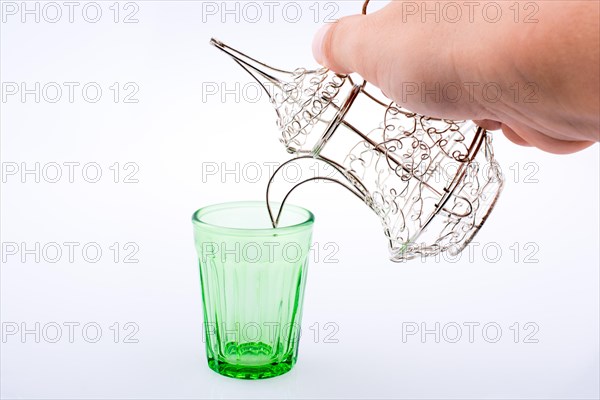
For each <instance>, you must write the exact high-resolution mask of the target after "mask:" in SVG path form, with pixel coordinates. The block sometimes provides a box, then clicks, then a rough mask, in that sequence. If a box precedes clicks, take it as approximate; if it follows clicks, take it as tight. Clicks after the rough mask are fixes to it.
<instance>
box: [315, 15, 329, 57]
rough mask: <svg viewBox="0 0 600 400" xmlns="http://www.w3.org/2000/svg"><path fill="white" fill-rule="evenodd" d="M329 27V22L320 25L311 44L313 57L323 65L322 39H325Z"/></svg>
mask: <svg viewBox="0 0 600 400" xmlns="http://www.w3.org/2000/svg"><path fill="white" fill-rule="evenodd" d="M330 28H331V24H325V25H323V26H322V27H321V29H319V30H318V32H317V33H316V35H315V37H314V39H313V44H312V51H313V57H314V58H315V60H317V62H318V63H319V64H321V65H324V63H325V54H324V51H323V47H324V43H323V40H324V39H325V36H326V35H327V31H329V29H330Z"/></svg>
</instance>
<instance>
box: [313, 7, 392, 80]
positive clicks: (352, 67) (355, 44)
mask: <svg viewBox="0 0 600 400" xmlns="http://www.w3.org/2000/svg"><path fill="white" fill-rule="evenodd" d="M372 18H373V17H372V15H352V16H349V17H344V18H341V19H340V20H339V21H337V22H334V23H332V24H326V25H324V26H323V27H321V29H320V30H319V31H318V32H317V34H316V35H315V37H314V40H313V56H314V57H315V60H317V62H318V63H319V64H321V65H323V66H325V67H327V68H329V69H331V70H333V71H335V72H337V73H340V74H349V73H351V72H363V71H362V70H363V68H361V66H362V65H363V60H369V59H373V57H372V56H370V55H369V54H370V52H372V51H373V45H372V44H373V43H378V42H381V38H380V37H379V36H380V35H379V34H378V32H377V29H376V26H377V25H376V24H371V23H370V21H371V20H372ZM369 44H371V46H369Z"/></svg>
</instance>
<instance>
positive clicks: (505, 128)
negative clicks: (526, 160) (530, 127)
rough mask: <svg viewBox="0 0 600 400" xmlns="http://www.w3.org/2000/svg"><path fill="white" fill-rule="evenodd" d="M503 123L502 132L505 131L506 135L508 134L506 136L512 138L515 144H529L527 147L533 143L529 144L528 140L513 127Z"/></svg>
mask: <svg viewBox="0 0 600 400" xmlns="http://www.w3.org/2000/svg"><path fill="white" fill-rule="evenodd" d="M501 125H502V133H504V136H506V138H507V139H508V140H510V141H511V142H513V143H514V144H518V145H519V146H527V147H531V145H530V144H529V142H528V141H526V140H525V139H523V138H522V137H521V136H519V135H518V134H517V133H516V132H515V131H513V130H512V129H511V128H509V127H508V126H506V125H504V124H501Z"/></svg>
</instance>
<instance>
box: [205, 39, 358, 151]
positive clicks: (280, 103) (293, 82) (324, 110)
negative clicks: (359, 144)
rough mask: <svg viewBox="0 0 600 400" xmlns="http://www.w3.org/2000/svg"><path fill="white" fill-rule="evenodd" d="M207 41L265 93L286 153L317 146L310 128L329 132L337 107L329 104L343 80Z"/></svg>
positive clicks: (332, 73) (322, 71) (344, 80)
mask: <svg viewBox="0 0 600 400" xmlns="http://www.w3.org/2000/svg"><path fill="white" fill-rule="evenodd" d="M210 43H211V44H212V45H213V46H215V47H216V48H218V49H219V50H221V51H223V52H224V53H226V54H227V55H229V56H230V57H231V58H233V60H234V61H235V62H236V63H237V64H238V65H239V66H240V67H242V68H243V69H244V70H245V71H246V72H248V73H249V74H250V75H251V76H252V77H253V78H254V79H255V80H256V82H258V84H259V85H261V87H262V88H263V89H264V91H265V92H267V94H268V97H269V101H270V103H271V105H272V106H273V108H274V109H275V112H276V113H277V127H278V128H279V131H280V132H281V139H280V141H281V142H282V143H283V144H284V146H285V147H286V150H287V152H288V153H290V154H296V155H310V154H313V152H314V150H315V148H318V143H319V139H320V138H321V136H322V135H319V134H317V135H311V132H313V131H319V132H327V131H331V130H333V129H330V128H332V126H333V124H334V123H335V122H336V119H335V118H336V116H337V115H338V112H337V111H338V110H337V109H336V108H335V107H336V106H333V107H330V106H331V105H332V103H333V102H334V101H335V99H336V97H338V93H340V90H341V88H342V87H343V86H344V84H345V83H346V82H347V79H346V78H347V77H346V76H345V75H338V74H336V73H334V72H332V71H330V70H328V69H327V68H323V67H321V68H319V69H306V68H297V69H295V70H294V71H286V70H283V69H279V68H275V67H271V66H269V65H267V64H265V63H263V62H260V61H258V60H256V59H255V58H252V57H250V56H248V55H247V54H244V53H242V52H241V51H239V50H236V49H234V48H232V47H231V46H228V45H226V44H225V43H223V42H221V41H219V40H217V39H214V38H213V39H211V40H210Z"/></svg>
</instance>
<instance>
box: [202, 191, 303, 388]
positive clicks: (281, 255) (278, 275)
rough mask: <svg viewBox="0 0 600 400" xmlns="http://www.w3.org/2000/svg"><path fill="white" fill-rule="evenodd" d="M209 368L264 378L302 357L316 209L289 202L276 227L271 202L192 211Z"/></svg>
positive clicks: (218, 206)
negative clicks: (300, 346) (300, 347)
mask: <svg viewBox="0 0 600 400" xmlns="http://www.w3.org/2000/svg"><path fill="white" fill-rule="evenodd" d="M192 222H193V225H194V238H195V245H196V251H197V253H198V260H199V264H200V284H201V288H202V300H203V305H204V338H205V342H206V354H207V358H208V365H209V367H210V368H211V369H212V370H214V371H216V372H218V373H219V374H221V375H225V376H230V377H233V378H241V379H262V378H270V377H274V376H278V375H281V374H284V373H286V372H288V371H289V370H290V369H291V368H292V367H293V365H294V364H295V363H296V359H297V357H298V341H299V339H300V324H301V319H302V303H303V299H304V287H305V284H306V273H307V268H308V258H309V252H310V247H311V237H312V226H313V222H314V216H313V214H312V213H311V212H310V211H308V210H305V209H303V208H301V207H297V206H293V205H288V204H286V205H285V207H284V211H283V212H282V215H281V218H280V222H279V224H278V226H277V228H273V227H272V225H271V220H270V218H269V215H268V212H267V207H266V203H264V202H236V203H226V204H219V205H213V206H208V207H205V208H202V209H200V210H198V211H196V212H195V213H194V215H193V217H192Z"/></svg>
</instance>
